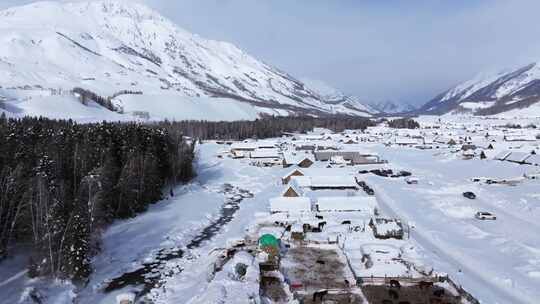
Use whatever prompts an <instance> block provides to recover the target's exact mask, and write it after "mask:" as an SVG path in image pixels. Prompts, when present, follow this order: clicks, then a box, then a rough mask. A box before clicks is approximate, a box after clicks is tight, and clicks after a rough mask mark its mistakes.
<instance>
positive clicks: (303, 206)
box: [270, 197, 311, 213]
mask: <svg viewBox="0 0 540 304" xmlns="http://www.w3.org/2000/svg"><path fill="white" fill-rule="evenodd" d="M270 211H271V212H289V213H299V212H307V211H311V201H310V199H309V198H308V197H276V198H271V199H270Z"/></svg>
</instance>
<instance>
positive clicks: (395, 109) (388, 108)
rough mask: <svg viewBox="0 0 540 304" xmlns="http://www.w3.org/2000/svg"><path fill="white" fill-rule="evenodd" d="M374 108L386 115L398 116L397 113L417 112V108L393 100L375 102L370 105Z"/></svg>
mask: <svg viewBox="0 0 540 304" xmlns="http://www.w3.org/2000/svg"><path fill="white" fill-rule="evenodd" d="M370 105H371V107H372V108H374V109H376V110H377V111H379V112H381V113H386V114H397V113H407V112H414V111H416V107H415V106H413V105H411V104H409V103H405V102H394V101H391V100H387V101H381V102H373V103H371V104H370Z"/></svg>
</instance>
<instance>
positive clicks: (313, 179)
mask: <svg viewBox="0 0 540 304" xmlns="http://www.w3.org/2000/svg"><path fill="white" fill-rule="evenodd" d="M292 180H294V181H295V183H296V184H297V185H298V186H300V187H302V188H357V187H358V185H357V184H356V181H355V180H354V177H353V176H351V175H333V176H318V175H317V176H293V177H292V178H291V181H292Z"/></svg>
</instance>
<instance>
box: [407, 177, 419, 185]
mask: <svg viewBox="0 0 540 304" xmlns="http://www.w3.org/2000/svg"><path fill="white" fill-rule="evenodd" d="M405 181H406V182H407V184H409V185H416V184H418V179H417V178H414V177H409V178H407V179H405Z"/></svg>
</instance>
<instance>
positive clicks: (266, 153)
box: [249, 149, 280, 158]
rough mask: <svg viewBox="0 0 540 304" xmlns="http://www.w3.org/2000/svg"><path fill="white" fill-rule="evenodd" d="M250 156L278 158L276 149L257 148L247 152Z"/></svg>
mask: <svg viewBox="0 0 540 304" xmlns="http://www.w3.org/2000/svg"><path fill="white" fill-rule="evenodd" d="M249 156H250V157H251V158H280V156H279V151H278V150H277V149H257V150H255V151H253V152H251V153H250V154H249Z"/></svg>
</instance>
